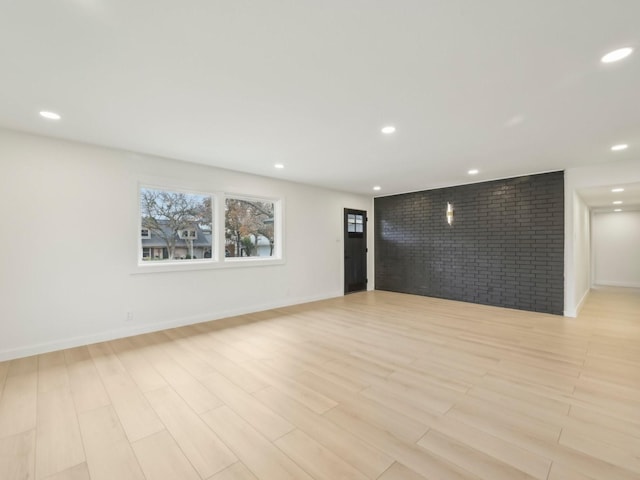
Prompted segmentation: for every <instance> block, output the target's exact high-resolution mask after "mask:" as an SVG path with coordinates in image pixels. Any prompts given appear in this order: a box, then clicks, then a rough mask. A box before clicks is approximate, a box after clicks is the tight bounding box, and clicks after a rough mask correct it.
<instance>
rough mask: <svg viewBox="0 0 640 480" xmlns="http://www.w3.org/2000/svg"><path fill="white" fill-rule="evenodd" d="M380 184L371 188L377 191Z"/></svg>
mask: <svg viewBox="0 0 640 480" xmlns="http://www.w3.org/2000/svg"><path fill="white" fill-rule="evenodd" d="M380 188H381V187H380V185H376V186H375V187H373V189H374V190H375V191H376V192H377V191H378V190H380Z"/></svg>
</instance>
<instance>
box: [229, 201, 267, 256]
mask: <svg viewBox="0 0 640 480" xmlns="http://www.w3.org/2000/svg"><path fill="white" fill-rule="evenodd" d="M276 207H277V202H276V201H273V200H266V199H255V198H238V197H227V198H226V200H225V208H224V210H225V212H224V215H225V216H224V231H225V248H224V256H225V258H230V257H254V258H255V257H277V256H278V254H277V247H278V245H277V238H276V234H277V229H276V222H277V220H278V218H277V208H276Z"/></svg>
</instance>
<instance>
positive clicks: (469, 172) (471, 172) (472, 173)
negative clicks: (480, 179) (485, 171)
mask: <svg viewBox="0 0 640 480" xmlns="http://www.w3.org/2000/svg"><path fill="white" fill-rule="evenodd" d="M478 172H480V170H478V169H477V168H472V169H471V170H469V171H468V172H467V173H468V174H469V175H477V174H478Z"/></svg>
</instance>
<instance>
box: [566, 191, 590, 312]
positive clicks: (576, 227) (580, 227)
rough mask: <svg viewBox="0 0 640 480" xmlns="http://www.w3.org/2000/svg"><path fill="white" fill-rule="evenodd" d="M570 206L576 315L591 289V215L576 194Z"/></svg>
mask: <svg viewBox="0 0 640 480" xmlns="http://www.w3.org/2000/svg"><path fill="white" fill-rule="evenodd" d="M572 204H573V242H572V248H573V265H574V275H575V277H574V278H575V282H576V284H575V291H576V292H579V294H581V296H580V297H578V298H576V301H577V307H576V311H575V314H577V313H578V312H579V310H580V308H581V307H582V305H583V304H584V301H585V300H586V299H587V294H588V293H589V289H590V288H591V274H590V271H591V213H590V211H589V207H588V206H587V204H586V203H585V202H584V200H583V199H582V198H581V197H580V196H579V195H578V194H577V193H576V192H574V193H573V198H572ZM565 313H566V310H565ZM571 316H575V315H571Z"/></svg>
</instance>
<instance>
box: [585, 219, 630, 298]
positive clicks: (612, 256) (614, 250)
mask: <svg viewBox="0 0 640 480" xmlns="http://www.w3.org/2000/svg"><path fill="white" fill-rule="evenodd" d="M592 236H593V259H594V262H593V273H594V284H596V285H614V286H621V287H635V288H640V212H638V211H629V212H615V213H614V212H610V213H595V214H594V215H593V222H592Z"/></svg>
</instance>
